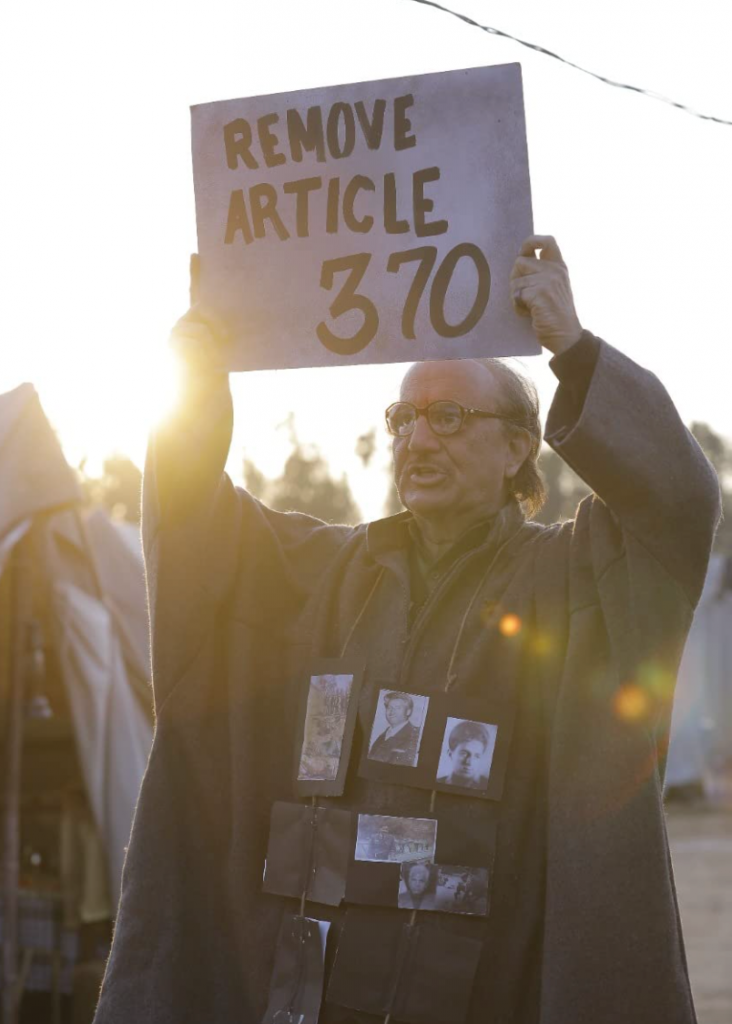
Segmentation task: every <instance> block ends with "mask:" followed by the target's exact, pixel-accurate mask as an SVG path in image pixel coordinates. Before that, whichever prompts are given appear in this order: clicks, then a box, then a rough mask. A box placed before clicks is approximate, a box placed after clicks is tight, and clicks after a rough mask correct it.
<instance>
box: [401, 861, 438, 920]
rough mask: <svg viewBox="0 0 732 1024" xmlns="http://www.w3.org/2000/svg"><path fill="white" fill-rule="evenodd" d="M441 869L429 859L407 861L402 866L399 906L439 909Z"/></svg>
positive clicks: (409, 908) (416, 908)
mask: <svg viewBox="0 0 732 1024" xmlns="http://www.w3.org/2000/svg"><path fill="white" fill-rule="evenodd" d="M438 873H439V869H438V867H437V865H436V864H431V863H430V862H429V861H424V860H415V861H407V862H405V863H404V864H402V866H401V872H400V877H399V897H398V900H397V906H399V907H401V908H402V909H403V910H437V909H438V907H437V893H436V890H437V879H438Z"/></svg>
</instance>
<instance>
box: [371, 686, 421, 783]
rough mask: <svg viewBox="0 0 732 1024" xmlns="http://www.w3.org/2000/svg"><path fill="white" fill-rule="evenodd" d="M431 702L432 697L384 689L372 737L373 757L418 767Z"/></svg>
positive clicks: (377, 759) (378, 702)
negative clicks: (423, 732) (425, 722)
mask: <svg viewBox="0 0 732 1024" xmlns="http://www.w3.org/2000/svg"><path fill="white" fill-rule="evenodd" d="M428 706H429V697H421V696H418V695H417V694H413V693H402V692H401V691H400V690H380V691H379V699H378V701H377V704H376V713H375V715H374V724H373V727H372V729H371V738H370V740H369V753H368V757H369V760H371V761H384V762H385V763H386V764H399V765H405V766H406V767H408V768H414V767H415V765H416V764H417V760H418V759H419V747H420V744H421V742H422V730H423V729H424V721H425V718H426V717H427V708H428Z"/></svg>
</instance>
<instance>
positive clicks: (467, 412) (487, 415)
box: [384, 398, 530, 438]
mask: <svg viewBox="0 0 732 1024" xmlns="http://www.w3.org/2000/svg"><path fill="white" fill-rule="evenodd" d="M445 403H449V404H450V405H454V406H456V407H457V408H458V409H459V410H460V423H459V424H458V426H457V427H456V428H455V430H451V431H448V432H447V433H440V431H438V430H435V428H434V427H433V426H432V424H431V423H430V417H429V412H430V409H432V408H433V407H434V406H435V405H443V404H445ZM395 405H408V406H409V407H410V409H414V411H415V413H416V415H415V417H414V423H413V425H412V429H411V430H410V431H408V432H407V433H406V434H395V433H394V431H393V430H392V429H391V427H390V425H389V412H390V410H391V409H393V408H394V406H395ZM420 416H424V417H425V419H426V420H427V424H428V426H429V428H430V430H431V431H432V433H433V434H434V435H435V436H436V437H454V436H455V434H459V433H460V431H461V430H462V429H463V427H464V426H465V421H466V419H468V417H470V416H477V417H479V418H482V419H486V420H504V421H505V422H506V423H512V424H513V425H514V426H515V427H520V428H521V429H522V430H527V431H528V429H529V428H528V427H527V426H526V424H525V423H519V421H518V420H514V419H512V418H511V417H510V416H503V415H501V413H498V412H486V411H485V409H466V408H465V406H464V405H461V404H460V402H456V401H455V400H454V399H452V398H438V399H437V401H436V402H430V403H429V405H425V406H422V408H420V407H419V406H416V405H413V404H412V403H411V402H392V403H391V405H390V406H388V407H387V409H386V411H385V412H384V419H385V420H386V429H387V431H388V433H389V434H391V436H392V437H397V438H399V437H411V436H412V434H413V433H414V430H415V427H416V426H417V420H418V419H419V417H420ZM529 433H530V431H529Z"/></svg>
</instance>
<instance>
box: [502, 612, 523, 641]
mask: <svg viewBox="0 0 732 1024" xmlns="http://www.w3.org/2000/svg"><path fill="white" fill-rule="evenodd" d="M498 628H499V629H500V631H501V633H502V634H503V636H517V635H518V634H519V633H520V632H521V619H520V618H519V617H518V615H514V614H513V613H512V612H509V613H508V614H507V615H504V616H503V617H502V619H501V621H500V622H499V623H498Z"/></svg>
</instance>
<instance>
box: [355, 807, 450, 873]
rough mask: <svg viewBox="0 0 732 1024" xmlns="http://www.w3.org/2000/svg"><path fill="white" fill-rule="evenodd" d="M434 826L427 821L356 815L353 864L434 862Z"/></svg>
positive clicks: (381, 815)
mask: <svg viewBox="0 0 732 1024" xmlns="http://www.w3.org/2000/svg"><path fill="white" fill-rule="evenodd" d="M436 843H437V822H436V821H434V820H433V819H431V818H396V817H392V816H390V815H385V814H359V816H358V834H357V836H356V860H370V861H382V862H385V863H402V864H403V863H404V862H405V861H411V860H423V861H430V860H434V857H435V845H436Z"/></svg>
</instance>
